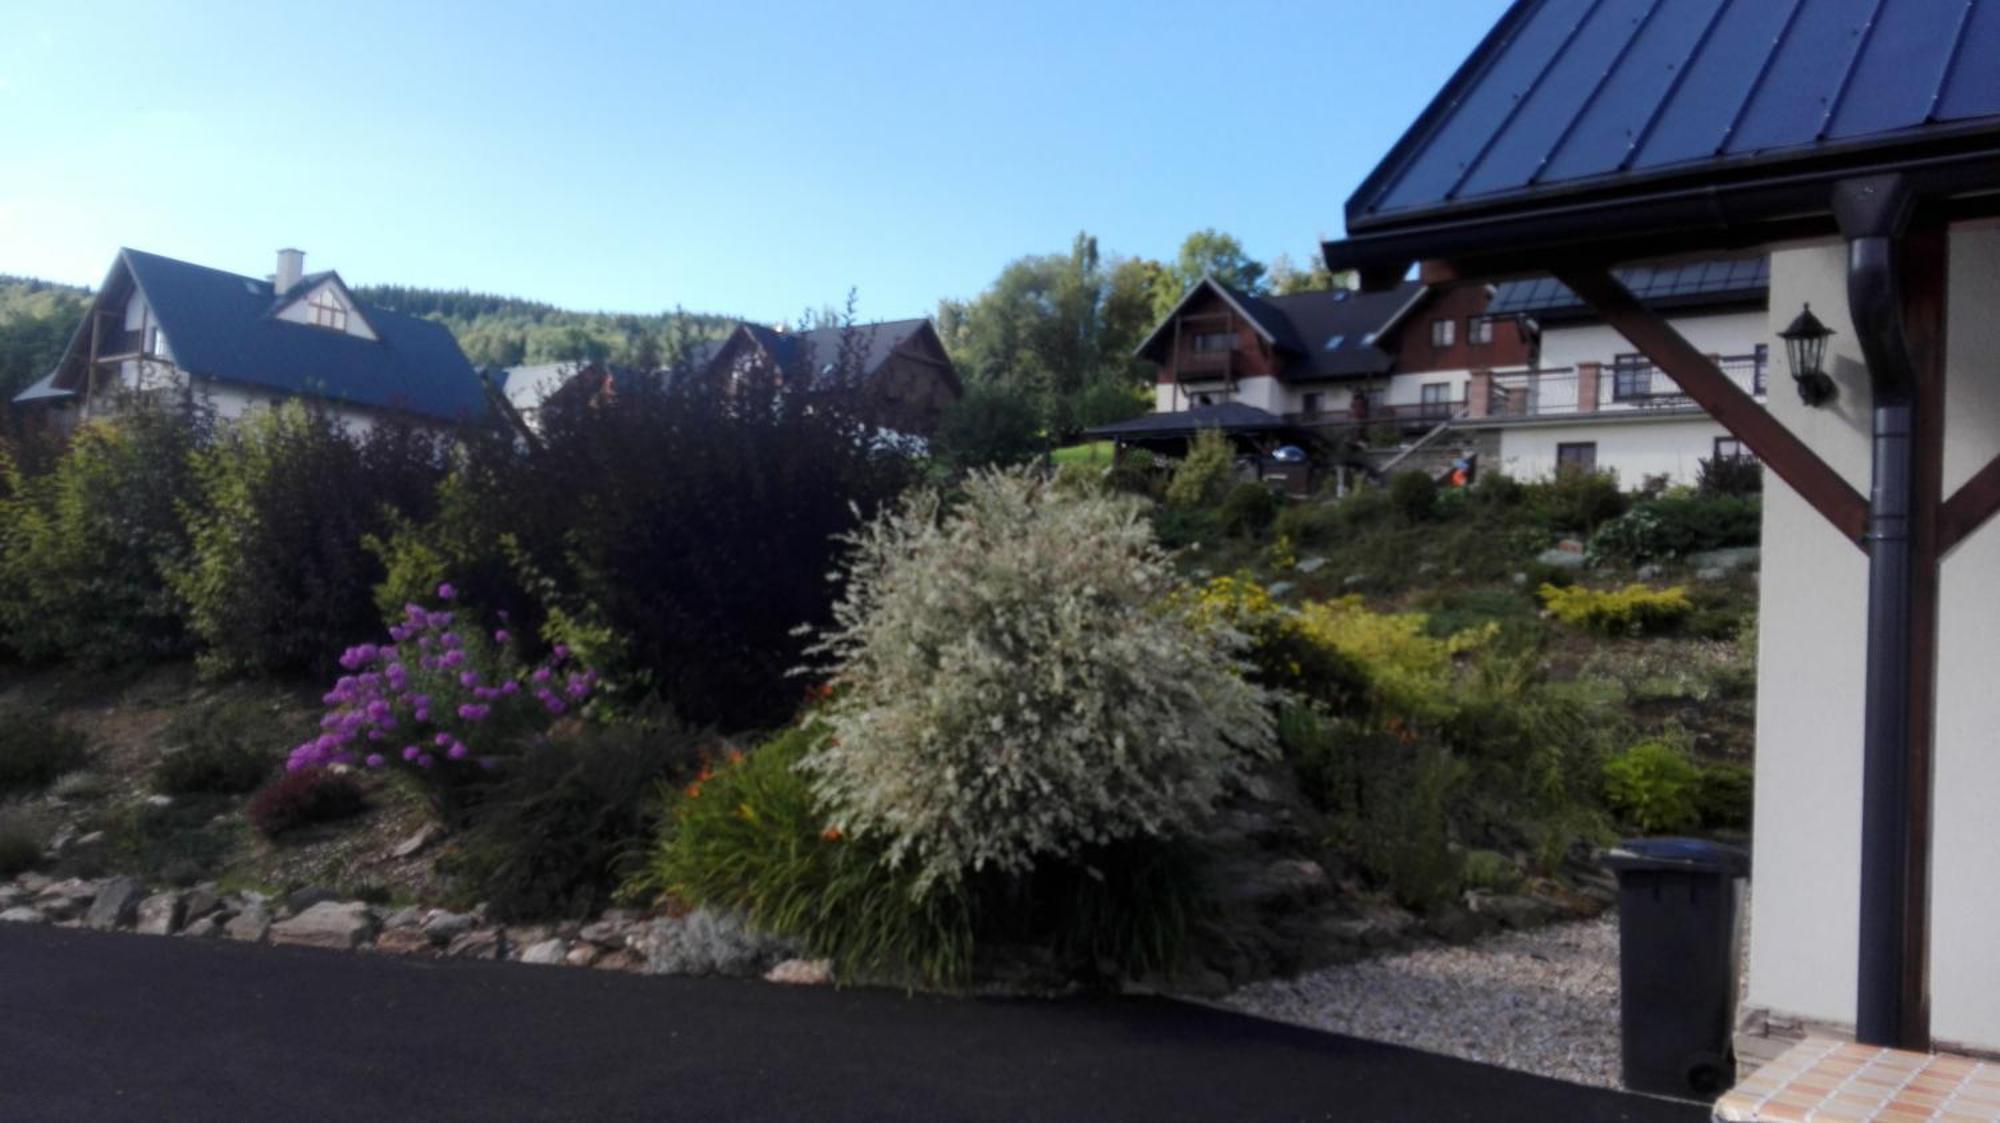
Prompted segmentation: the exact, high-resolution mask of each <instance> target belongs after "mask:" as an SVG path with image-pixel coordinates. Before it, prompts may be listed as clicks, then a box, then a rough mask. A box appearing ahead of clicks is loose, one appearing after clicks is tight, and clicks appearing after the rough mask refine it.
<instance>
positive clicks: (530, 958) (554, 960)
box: [521, 940, 569, 966]
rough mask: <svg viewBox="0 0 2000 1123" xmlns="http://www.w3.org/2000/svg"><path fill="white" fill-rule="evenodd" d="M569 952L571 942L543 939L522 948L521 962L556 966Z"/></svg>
mask: <svg viewBox="0 0 2000 1123" xmlns="http://www.w3.org/2000/svg"><path fill="white" fill-rule="evenodd" d="M568 954H569V943H568V942H567V941H564V940H543V941H542V942H541V943H539V944H530V945H529V946H527V947H525V948H522V949H521V962H523V963H535V964H540V965H542V966H555V965H557V964H560V963H561V962H562V961H563V957H564V956H566V955H568Z"/></svg>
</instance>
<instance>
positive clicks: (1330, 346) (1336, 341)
mask: <svg viewBox="0 0 2000 1123" xmlns="http://www.w3.org/2000/svg"><path fill="white" fill-rule="evenodd" d="M1345 342H1347V337H1346V336H1345V335H1336V336H1334V337H1333V338H1331V339H1329V340H1327V341H1326V349H1327V350H1329V351H1338V350H1339V349H1340V345H1341V344H1343V343H1345Z"/></svg>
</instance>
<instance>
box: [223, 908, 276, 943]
mask: <svg viewBox="0 0 2000 1123" xmlns="http://www.w3.org/2000/svg"><path fill="white" fill-rule="evenodd" d="M222 934H223V935H225V936H228V937H229V938H230V939H232V940H242V941H244V942H246V943H252V944H261V943H263V942H264V937H266V936H268V935H270V934H271V914H270V912H268V911H267V910H266V909H265V908H264V905H263V904H262V902H254V903H252V904H249V905H245V906H244V908H243V911H242V912H239V913H237V914H236V915H235V916H233V917H230V918H229V923H227V924H224V925H223V926H222Z"/></svg>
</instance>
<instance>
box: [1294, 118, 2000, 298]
mask: <svg viewBox="0 0 2000 1123" xmlns="http://www.w3.org/2000/svg"><path fill="white" fill-rule="evenodd" d="M1987 134H1988V139H1989V141H1990V143H1989V144H1988V145H1987V146H1986V147H1983V148H1977V149H1974V150H1970V151H1953V152H1947V153H1944V154H1935V153H1934V154H1931V155H1919V156H1913V155H1903V156H1900V157H1897V158H1893V159H1880V158H1877V159H1873V160H1868V159H1861V158H1858V157H1860V156H1865V155H1869V154H1870V153H1869V151H1867V150H1863V151H1860V152H1856V153H1849V154H1848V155H1849V156H1850V157H1851V158H1849V159H1846V160H1841V161H1835V162H1832V163H1826V164H1822V165H1819V166H1815V167H1814V168H1812V169H1810V170H1799V168H1798V167H1797V161H1772V162H1770V163H1769V164H1768V165H1767V170H1768V172H1769V174H1767V175H1763V176H1760V177H1756V178H1747V179H1738V180H1735V181H1732V182H1729V183H1723V184H1718V183H1713V182H1708V183H1689V184H1684V185H1682V186H1678V187H1673V188H1668V189H1663V190H1654V191H1650V192H1646V191H1642V190H1641V188H1642V187H1643V186H1644V185H1643V184H1642V183H1640V182H1638V181H1630V180H1628V181H1622V182H1618V183H1614V184H1611V185H1609V186H1600V187H1599V188H1598V189H1597V190H1595V191H1592V192H1589V193H1583V192H1578V191H1574V190H1568V189H1564V190H1551V191H1547V192H1528V193H1524V194H1521V195H1517V196H1513V197H1511V198H1510V199H1508V200H1507V201H1506V204H1505V206H1504V207H1502V206H1492V205H1489V206H1485V207H1481V208H1479V209H1477V210H1473V209H1470V208H1465V209H1456V208H1454V209H1449V210H1438V211H1433V212H1429V213H1427V214H1423V215H1411V216H1398V218H1397V219H1395V220H1388V219H1380V218H1378V219H1374V220H1371V221H1369V222H1368V223H1366V224H1357V225H1361V226H1362V228H1361V230H1360V231H1359V232H1357V233H1355V234H1354V235H1352V236H1350V237H1348V238H1346V239H1343V240H1341V241H1337V242H1327V243H1325V244H1324V245H1323V246H1322V249H1323V251H1324V254H1325V257H1326V263H1327V266H1328V268H1331V269H1334V270H1342V269H1356V270H1359V271H1360V272H1361V274H1362V280H1363V283H1364V286H1365V287H1368V288H1373V289H1380V288H1385V287H1388V286H1389V285H1392V284H1394V283H1395V282H1396V281H1398V280H1400V279H1401V278H1402V277H1403V275H1404V273H1405V272H1407V270H1408V268H1409V266H1410V265H1411V264H1412V263H1414V262H1418V261H1431V260H1441V261H1447V262H1451V263H1454V264H1455V265H1456V266H1457V267H1458V268H1457V270H1456V273H1457V275H1458V279H1471V278H1473V277H1481V278H1491V277H1504V276H1509V275H1518V274H1525V273H1540V272H1546V271H1547V270H1548V268H1549V266H1550V264H1551V261H1552V259H1554V258H1558V257H1574V256H1582V255H1587V256H1589V257H1590V258H1591V259H1593V260H1596V261H1602V262H1620V261H1630V260H1635V259H1639V258H1644V257H1649V256H1662V255H1685V254H1694V253H1706V252H1712V251H1714V250H1723V249H1740V248H1744V247H1747V246H1754V245H1761V244H1765V243H1769V242H1773V241H1780V240H1784V239H1789V238H1801V237H1817V236H1822V235H1825V234H1830V233H1833V232H1834V230H1835V227H1834V222H1833V214H1832V197H1833V188H1834V186H1835V185H1836V184H1838V183H1839V182H1841V181H1842V180H1846V179H1851V178H1854V177H1857V176H1864V175H1878V174H1884V173H1892V172H1893V173H1901V174H1904V175H1905V176H1907V177H1908V178H1909V179H1910V181H1911V186H1912V188H1913V189H1914V191H1915V193H1916V194H1917V195H1918V196H1919V197H1920V198H1926V199H1955V200H1963V202H1962V203H1961V205H1960V210H1961V211H1962V212H1964V213H1965V214H1967V215H1972V214H1978V215H1988V214H2000V129H1993V128H1991V127H1989V128H1988V130H1987ZM1872 154H1873V155H1875V156H1877V157H1879V156H1881V153H1880V152H1879V151H1874V152H1873V153H1872Z"/></svg>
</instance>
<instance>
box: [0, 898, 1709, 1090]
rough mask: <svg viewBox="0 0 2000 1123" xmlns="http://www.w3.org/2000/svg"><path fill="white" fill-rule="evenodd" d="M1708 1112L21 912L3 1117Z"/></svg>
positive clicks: (1217, 1029)
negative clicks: (115, 929) (99, 927)
mask: <svg viewBox="0 0 2000 1123" xmlns="http://www.w3.org/2000/svg"><path fill="white" fill-rule="evenodd" d="M1706 1118H1707V1113H1706V1112H1705V1111H1704V1110H1702V1109H1701V1108H1698V1107H1693V1106H1688V1105H1681V1104H1670V1103H1665V1102H1661V1101H1656V1100H1648V1099H1641V1098H1638V1097H1632V1096H1624V1095H1619V1094H1616V1093H1612V1092H1606V1091H1601V1090H1597V1089H1590V1088H1583V1087H1579V1086H1576V1085H1571V1084H1564V1083H1560V1082H1557V1081H1552V1080H1545V1079H1542V1078H1539V1077H1533V1076H1526V1075H1522V1074H1519V1073H1513V1072H1507V1071H1503V1070H1500V1069H1495V1068H1487V1067H1484V1066H1481V1065H1475V1064H1471V1063H1468V1062H1465V1061H1459V1060H1453V1059H1450V1058H1445V1057H1439V1056H1433V1055H1430V1054H1425V1053H1418V1052H1414V1051H1411V1050H1408V1049H1401V1048H1397V1047H1394V1046H1388V1045H1378V1044H1374V1043H1370V1042H1363V1041H1356V1040H1352V1039H1349V1038H1342V1037H1334V1036H1330V1035H1326V1034H1320V1033H1314V1032H1311V1031H1308V1030H1302V1029H1296V1028H1292V1027H1289V1026H1281V1025H1276V1024H1272V1023H1267V1022H1261V1021H1258V1020H1255V1019H1252V1018H1248V1017H1243V1016H1240V1015H1236V1014H1230V1013H1223V1012H1218V1011H1212V1010H1207V1009H1201V1008H1196V1007H1190V1006H1186V1005H1182V1004H1178V1003H1174V1002H1169V1001H1165V1000H1155V999H1140V998H1091V999H1078V1000H1070V1001H1062V1002H1029V1001H1013V1000H1008V1001H1000V1000H953V999H944V998H933V997H926V996H914V997H912V996H906V995H903V994H900V993H893V992H885V991H874V990H834V989H830V988H813V989H792V988H786V987H777V986H771V985H767V984H763V983H746V982H732V981H725V980H710V979H676V978H638V977H633V976H627V975H616V976H613V975H607V974H602V973H597V972H592V971H586V970H579V969H571V968H558V967H524V966H520V965H515V964H495V963H468V962H436V961H416V960H403V959H390V958H386V957H375V956H367V955H346V954H339V953H329V952H313V951H307V950H300V949H286V948H263V947H247V946H243V945H237V944H228V943H215V942H194V941H188V940H172V939H163V938H157V937H142V936H130V935H114V934H99V933H93V932H82V931H74V930H59V929H52V928H39V927H28V926H20V925H5V926H0V1120H4V1121H6V1123H25V1121H30V1120H87V1121H92V1123H98V1121H110V1120H126V1119H130V1120H149V1121H150V1120H176V1121H178V1120H210V1119H216V1120H223V1119H227V1120H279V1121H285V1123H304V1121H310V1120H340V1121H343V1123H361V1121H373V1120H396V1121H413V1120H445V1119H468V1120H471V1119H476V1120H509V1119H544V1120H627V1119H631V1120H731V1121H738V1120H740V1121H764V1120H772V1121H775V1120H813V1121H815V1123H835V1121H842V1120H912V1121H923V1123H940V1121H945V1120H961V1119H963V1120H1182V1119H1188V1120H1194V1119H1202V1120H1208V1119H1213V1120H1228V1121H1232V1123H1234V1121H1247V1120H1267V1119H1268V1120H1338V1121H1342V1123H1348V1121H1353V1123H1361V1121H1385V1123H1386V1121H1398V1123H1401V1121H1413V1123H1451V1121H1456V1120H1468V1121H1470V1120H1479V1121H1500V1123H1509V1121H1514V1120H1521V1121H1527V1120H1535V1121H1562V1123H1592V1121H1598V1120H1603V1121H1612V1120H1621V1121H1623V1120H1629V1121H1633V1123H1654V1121H1659V1123H1669V1121H1671V1123H1698V1121H1700V1120H1705V1119H1706Z"/></svg>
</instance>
